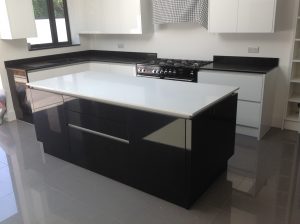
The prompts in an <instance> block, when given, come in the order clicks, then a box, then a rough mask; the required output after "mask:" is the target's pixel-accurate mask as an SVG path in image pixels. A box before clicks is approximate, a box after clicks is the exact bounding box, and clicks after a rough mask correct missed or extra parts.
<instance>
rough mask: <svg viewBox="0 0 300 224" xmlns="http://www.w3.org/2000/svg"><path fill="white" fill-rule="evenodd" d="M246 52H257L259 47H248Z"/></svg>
mask: <svg viewBox="0 0 300 224" xmlns="http://www.w3.org/2000/svg"><path fill="white" fill-rule="evenodd" d="M248 53H250V54H258V53H259V47H248Z"/></svg>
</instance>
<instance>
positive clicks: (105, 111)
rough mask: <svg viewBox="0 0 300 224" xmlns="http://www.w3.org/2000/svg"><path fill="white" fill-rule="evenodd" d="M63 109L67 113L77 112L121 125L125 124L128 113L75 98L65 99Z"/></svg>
mask: <svg viewBox="0 0 300 224" xmlns="http://www.w3.org/2000/svg"><path fill="white" fill-rule="evenodd" d="M65 98H66V97H65ZM65 108H66V110H68V111H74V112H79V113H81V114H85V115H91V116H95V117H98V118H103V119H108V120H112V121H117V122H122V123H126V120H127V116H128V112H129V110H128V109H126V108H124V107H118V106H113V105H109V104H104V103H98V102H94V101H89V100H84V99H76V98H66V99H65Z"/></svg>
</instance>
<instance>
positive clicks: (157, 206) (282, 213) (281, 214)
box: [0, 121, 300, 224]
mask: <svg viewBox="0 0 300 224" xmlns="http://www.w3.org/2000/svg"><path fill="white" fill-rule="evenodd" d="M298 137H299V136H298V134H297V133H295V132H290V131H281V130H278V129H272V130H271V131H270V132H269V133H268V134H267V135H266V137H265V138H264V139H263V140H262V141H259V142H258V141H256V139H254V138H251V137H247V136H242V135H237V138H236V149H235V155H234V156H233V157H232V158H231V159H230V161H229V163H228V172H227V173H224V174H223V175H221V176H220V177H219V178H218V179H217V180H216V181H215V182H214V184H213V185H212V186H211V187H210V188H209V189H208V190H207V192H205V194H203V195H202V196H201V197H200V198H199V200H198V201H197V202H196V203H195V204H194V206H193V207H192V208H191V209H190V210H186V209H183V208H181V207H178V206H176V205H174V204H171V203H169V202H167V201H164V200H162V199H159V198H156V197H154V196H152V195H149V194H146V193H144V192H141V191H138V190H136V189H134V188H131V187H129V186H126V185H124V184H121V183H118V182H116V181H114V180H111V179H108V178H106V177H103V176H101V175H98V174H96V173H93V172H91V171H88V170H86V169H83V168H80V167H78V166H75V165H73V164H70V163H67V162H65V161H62V160H60V159H57V158H55V157H53V156H50V155H47V154H44V153H43V151H42V150H41V146H40V143H38V142H37V140H36V136H35V131H34V128H33V126H32V125H29V124H26V123H24V122H20V121H18V122H11V123H6V124H4V125H2V126H0V224H2V223H3V224H4V223H5V224H13V223H14V224H21V223H30V224H40V223H43V224H49V223H51V224H52V223H60V224H65V223H66V224H71V223H72V224H77V223H78V224H79V223H105V224H135V223H139V224H140V223H143V224H169V223H172V224H211V223H214V224H218V223H222V224H239V223H243V224H268V223H270V224H279V223H280V224H298V223H299V220H300V219H299V213H300V203H299V201H300V190H299V189H300V174H299V160H297V159H296V158H298V157H299V150H298V148H297V145H296V143H297V140H298ZM288 220H290V223H288Z"/></svg>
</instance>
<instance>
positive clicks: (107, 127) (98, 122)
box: [65, 111, 129, 143]
mask: <svg viewBox="0 0 300 224" xmlns="http://www.w3.org/2000/svg"><path fill="white" fill-rule="evenodd" d="M65 113H66V118H67V123H68V126H69V127H70V128H72V129H76V130H80V131H82V132H86V133H89V134H92V135H95V136H100V137H104V138H108V139H111V140H115V141H118V142H123V143H128V139H129V137H128V132H127V124H126V123H121V122H116V121H111V120H107V119H103V118H99V117H94V116H90V115H84V114H80V113H77V112H72V111H65Z"/></svg>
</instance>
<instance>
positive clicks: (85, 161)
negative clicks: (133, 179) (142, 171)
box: [69, 127, 129, 183]
mask: <svg viewBox="0 0 300 224" xmlns="http://www.w3.org/2000/svg"><path fill="white" fill-rule="evenodd" d="M69 138H70V146H71V155H72V162H73V163H75V164H76V165H79V166H81V167H84V168H87V169H89V170H91V171H94V172H97V173H100V174H102V175H104V176H107V177H110V178H113V179H115V180H118V181H121V182H123V183H128V181H127V180H128V176H129V172H128V167H129V164H128V162H129V158H128V157H129V144H126V143H122V142H118V141H116V140H113V139H108V138H105V137H101V136H98V135H95V134H92V133H87V132H84V131H81V130H78V129H74V128H72V127H69Z"/></svg>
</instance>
